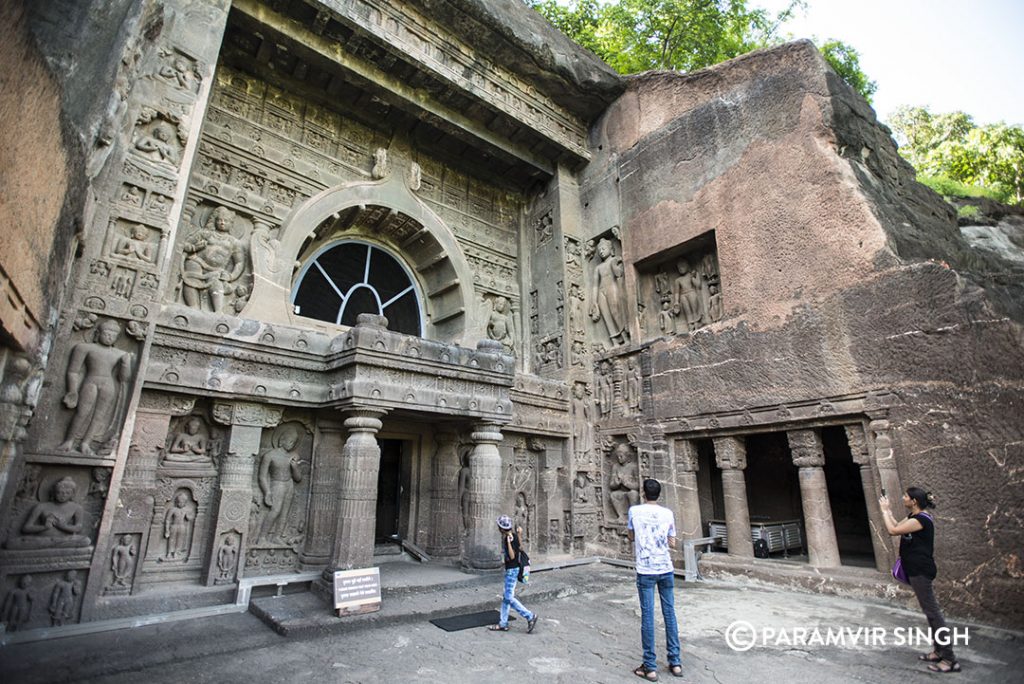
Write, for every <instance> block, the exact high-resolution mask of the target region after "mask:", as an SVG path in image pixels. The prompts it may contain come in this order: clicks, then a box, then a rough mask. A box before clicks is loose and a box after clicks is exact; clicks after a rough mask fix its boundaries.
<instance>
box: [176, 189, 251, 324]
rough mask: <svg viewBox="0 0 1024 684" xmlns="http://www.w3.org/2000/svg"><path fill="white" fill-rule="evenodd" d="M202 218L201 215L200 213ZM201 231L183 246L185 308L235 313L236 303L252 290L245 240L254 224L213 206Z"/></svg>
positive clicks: (225, 208) (182, 266) (188, 239)
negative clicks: (243, 236)
mask: <svg viewBox="0 0 1024 684" xmlns="http://www.w3.org/2000/svg"><path fill="white" fill-rule="evenodd" d="M200 215H202V212H200ZM202 218H203V223H202V227H201V228H197V229H195V230H193V231H192V232H191V233H189V234H188V235H187V237H186V238H185V241H184V243H183V244H182V245H181V255H182V256H181V263H180V278H181V281H180V293H181V295H180V296H181V301H182V302H184V303H185V304H186V305H188V306H190V307H192V308H194V309H201V310H205V311H216V312H220V313H233V312H234V302H235V300H236V299H237V298H238V297H240V296H246V295H247V294H248V291H249V281H248V278H247V277H246V278H243V274H245V273H246V271H247V267H248V254H247V249H246V240H243V239H242V237H241V236H242V235H246V236H248V235H249V233H250V230H251V223H250V222H249V221H247V220H244V219H241V218H240V217H238V216H237V215H236V214H235V212H233V211H232V210H230V209H228V208H227V207H224V206H218V207H214V208H212V209H211V210H209V211H208V212H207V213H206V214H205V216H203V217H202Z"/></svg>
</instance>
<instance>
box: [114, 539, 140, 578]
mask: <svg viewBox="0 0 1024 684" xmlns="http://www.w3.org/2000/svg"><path fill="white" fill-rule="evenodd" d="M135 555H136V549H135V542H133V541H132V537H131V535H130V534H122V535H121V538H120V539H119V540H118V542H117V545H116V546H115V547H114V550H113V551H111V552H110V575H111V581H110V586H111V587H114V588H123V589H127V588H129V587H130V586H131V582H132V574H133V572H134V571H135Z"/></svg>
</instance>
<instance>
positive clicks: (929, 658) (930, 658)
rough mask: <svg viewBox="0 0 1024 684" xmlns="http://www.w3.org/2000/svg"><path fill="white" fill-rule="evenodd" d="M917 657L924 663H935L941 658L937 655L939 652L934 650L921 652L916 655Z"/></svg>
mask: <svg viewBox="0 0 1024 684" xmlns="http://www.w3.org/2000/svg"><path fill="white" fill-rule="evenodd" d="M917 659H918V660H923V661H924V662H926V663H937V662H939V661H940V660H942V658H940V657H939V654H938V653H936V652H935V651H932V652H931V653H922V654H921V655H919V656H917Z"/></svg>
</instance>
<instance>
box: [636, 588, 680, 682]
mask: <svg viewBox="0 0 1024 684" xmlns="http://www.w3.org/2000/svg"><path fill="white" fill-rule="evenodd" d="M655 587H657V588H658V595H659V596H660V597H661V615H662V617H663V618H665V650H666V651H668V664H669V667H671V666H673V665H679V664H680V659H679V626H678V625H677V624H676V606H675V594H674V590H673V588H674V587H675V576H674V575H673V574H672V573H671V572H666V573H665V574H664V575H637V576H636V588H637V592H638V593H639V594H640V641H641V642H642V643H643V647H644V667H646V668H647V669H648V670H656V669H657V668H658V658H657V656H656V655H655V653H654V588H655Z"/></svg>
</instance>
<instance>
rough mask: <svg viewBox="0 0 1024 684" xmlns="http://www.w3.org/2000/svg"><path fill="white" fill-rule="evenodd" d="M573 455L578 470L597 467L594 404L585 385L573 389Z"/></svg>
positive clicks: (574, 386)
mask: <svg viewBox="0 0 1024 684" xmlns="http://www.w3.org/2000/svg"><path fill="white" fill-rule="evenodd" d="M571 411H572V454H573V464H574V465H575V467H576V468H578V469H583V470H590V469H592V468H593V467H594V466H595V465H596V460H595V453H596V452H595V447H594V423H595V420H594V404H593V399H592V398H591V396H590V390H589V388H588V387H587V385H586V384H585V383H582V382H577V383H574V384H573V387H572V402H571Z"/></svg>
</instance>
